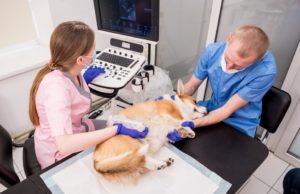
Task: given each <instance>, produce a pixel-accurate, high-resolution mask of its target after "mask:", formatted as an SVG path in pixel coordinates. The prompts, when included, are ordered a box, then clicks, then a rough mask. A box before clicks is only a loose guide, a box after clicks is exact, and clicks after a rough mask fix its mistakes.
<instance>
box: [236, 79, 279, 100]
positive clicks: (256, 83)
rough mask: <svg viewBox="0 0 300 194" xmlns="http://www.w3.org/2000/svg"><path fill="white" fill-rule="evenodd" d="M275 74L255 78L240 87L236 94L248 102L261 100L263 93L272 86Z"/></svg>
mask: <svg viewBox="0 0 300 194" xmlns="http://www.w3.org/2000/svg"><path fill="white" fill-rule="evenodd" d="M274 80H275V74H269V75H265V76H262V77H258V78H255V79H254V80H252V81H251V82H250V83H249V84H247V85H245V86H244V87H243V88H241V89H240V90H239V91H238V92H237V94H238V95H239V96H240V97H241V98H243V99H244V100H247V101H248V102H258V101H261V100H262V98H263V96H264V95H265V93H266V92H267V91H268V90H269V89H270V88H271V87H272V84H273V81H274Z"/></svg>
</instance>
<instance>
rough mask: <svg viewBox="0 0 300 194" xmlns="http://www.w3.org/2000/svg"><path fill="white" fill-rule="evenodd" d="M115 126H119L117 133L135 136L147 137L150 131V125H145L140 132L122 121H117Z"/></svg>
mask: <svg viewBox="0 0 300 194" xmlns="http://www.w3.org/2000/svg"><path fill="white" fill-rule="evenodd" d="M114 126H117V132H116V134H117V135H128V136H130V137H133V138H145V137H146V136H147V134H148V132H149V129H148V127H145V129H144V130H143V131H142V132H140V131H138V130H135V129H130V128H127V127H125V126H124V125H122V124H121V123H115V124H114Z"/></svg>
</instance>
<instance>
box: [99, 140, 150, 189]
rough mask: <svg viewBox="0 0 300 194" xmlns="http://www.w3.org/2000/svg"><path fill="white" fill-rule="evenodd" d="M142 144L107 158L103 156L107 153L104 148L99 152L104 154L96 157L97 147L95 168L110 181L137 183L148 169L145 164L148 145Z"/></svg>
mask: <svg viewBox="0 0 300 194" xmlns="http://www.w3.org/2000/svg"><path fill="white" fill-rule="evenodd" d="M141 145H142V144H139V146H138V147H135V148H134V149H131V150H128V151H126V152H124V153H121V154H116V155H114V156H109V157H106V158H103V154H105V152H103V150H102V151H101V152H99V155H100V154H102V157H100V158H97V156H96V157H95V154H96V152H97V149H96V152H95V154H94V168H95V169H96V170H97V171H98V172H100V173H101V174H102V175H103V176H104V178H105V179H106V180H108V181H112V182H121V183H124V184H128V183H136V182H137V180H138V178H139V176H140V175H141V174H142V173H144V172H145V171H146V169H145V168H144V165H145V153H147V151H148V145H146V144H145V145H142V146H141ZM119 146H122V145H119ZM123 146H124V145H123ZM110 148H112V147H110ZM96 155H97V154H96ZM108 155H111V154H108Z"/></svg>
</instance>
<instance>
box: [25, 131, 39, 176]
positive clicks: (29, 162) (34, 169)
mask: <svg viewBox="0 0 300 194" xmlns="http://www.w3.org/2000/svg"><path fill="white" fill-rule="evenodd" d="M23 167H24V171H25V174H26V176H27V177H28V176H30V175H32V174H36V173H39V172H41V166H40V164H39V162H38V160H37V158H36V154H35V149H34V138H33V137H31V136H29V138H28V139H27V140H26V141H25V143H24V146H23Z"/></svg>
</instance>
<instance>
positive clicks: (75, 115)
mask: <svg viewBox="0 0 300 194" xmlns="http://www.w3.org/2000/svg"><path fill="white" fill-rule="evenodd" d="M80 83H82V85H83V87H80V86H78V85H77V84H75V82H74V81H73V80H72V79H71V77H70V76H69V74H68V73H66V72H61V71H59V70H54V71H52V72H50V73H48V74H47V75H46V76H45V77H44V78H43V80H42V81H41V83H40V86H39V88H38V91H37V94H36V99H35V102H36V108H37V113H38V116H39V122H40V126H38V127H37V128H36V131H35V134H34V141H35V151H36V156H37V159H38V161H39V163H40V165H41V167H42V168H45V167H47V166H49V165H51V164H53V163H54V162H55V161H57V160H60V159H62V158H64V157H66V155H63V154H61V153H60V152H59V151H58V149H57V146H56V144H55V142H54V137H55V136H59V135H65V134H74V133H82V132H86V131H88V129H89V130H90V131H92V130H95V127H94V124H93V122H92V121H91V120H89V119H87V118H83V117H84V116H85V115H86V113H87V112H88V111H89V110H90V106H91V96H90V93H89V89H88V86H87V84H86V82H85V81H83V78H82V76H81V75H80ZM85 125H87V127H88V129H86V127H85Z"/></svg>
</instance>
